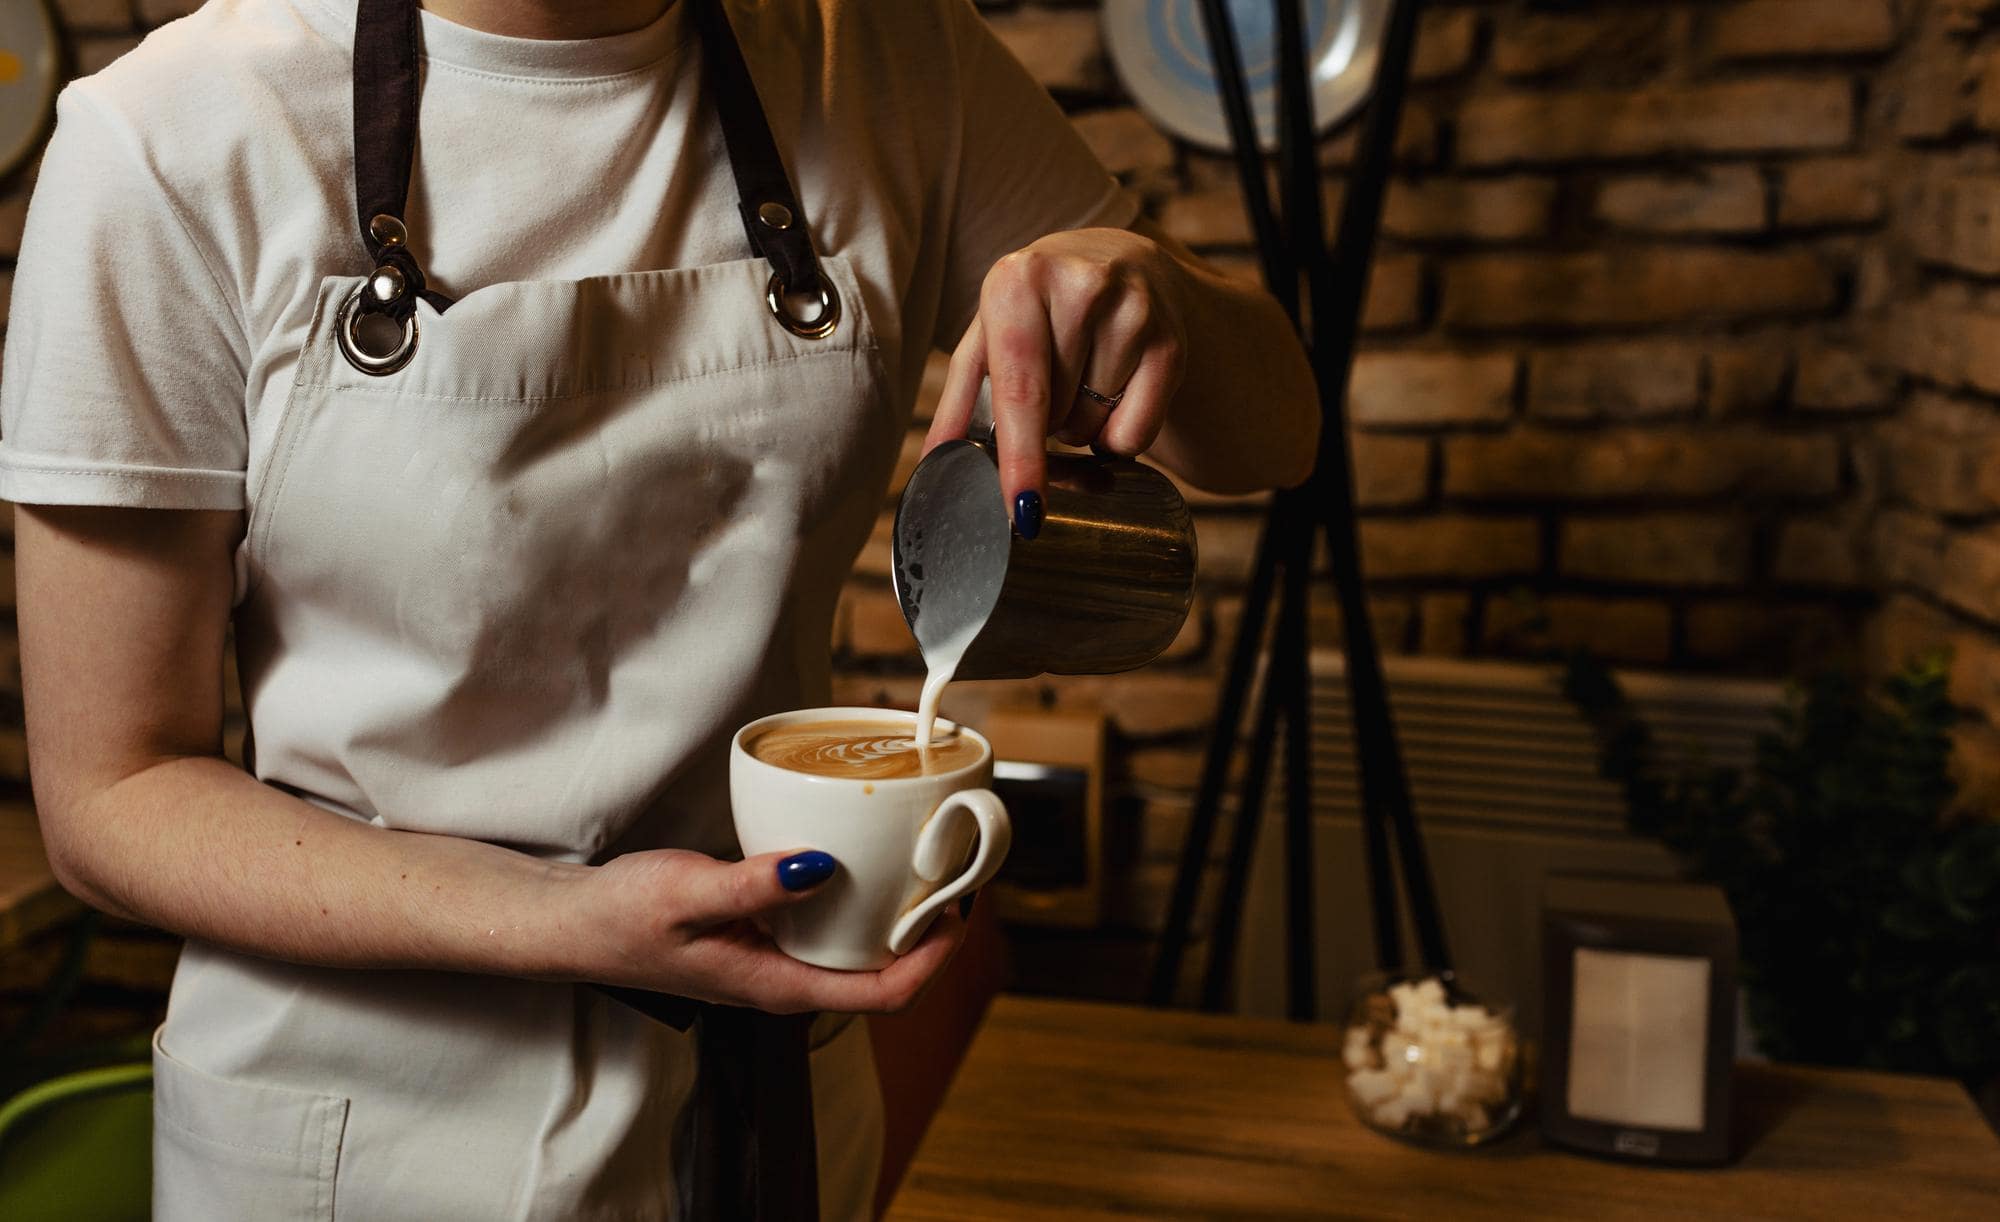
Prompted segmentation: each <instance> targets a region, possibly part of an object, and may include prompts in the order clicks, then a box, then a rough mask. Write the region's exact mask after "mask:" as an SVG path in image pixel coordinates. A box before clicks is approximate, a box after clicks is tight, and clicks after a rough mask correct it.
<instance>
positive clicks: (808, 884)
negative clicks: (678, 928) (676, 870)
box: [685, 849, 838, 925]
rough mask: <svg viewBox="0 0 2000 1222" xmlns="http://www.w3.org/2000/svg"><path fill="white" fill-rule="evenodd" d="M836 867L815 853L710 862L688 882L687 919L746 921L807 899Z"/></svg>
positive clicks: (827, 857)
mask: <svg viewBox="0 0 2000 1222" xmlns="http://www.w3.org/2000/svg"><path fill="white" fill-rule="evenodd" d="M837 869H838V866H837V865H836V863H835V862H834V860H833V857H832V856H831V855H829V854H826V853H822V852H820V851H819V850H817V849H805V850H801V851H799V852H793V853H760V854H758V855H757V856H755V857H747V858H745V859H744V860H742V861H732V862H722V861H718V862H713V863H711V864H709V865H708V866H707V867H706V868H704V869H702V870H700V871H698V872H696V873H695V874H694V876H693V877H692V878H690V879H689V885H688V888H687V893H686V905H687V906H686V909H685V912H686V916H687V919H688V921H690V922H691V923H693V924H697V925H723V924H727V923H729V922H731V921H740V920H746V919H748V918H750V917H754V916H756V915H757V914H759V913H762V912H769V911H771V910H772V909H774V908H783V907H786V906H787V905H790V904H796V903H798V902H799V901H801V900H804V899H806V898H808V897H810V896H812V895H813V894H814V893H815V892H817V891H818V890H819V888H820V887H821V886H822V885H823V884H824V883H825V882H826V880H827V879H829V878H832V877H833V875H834V873H835V872H836V871H837Z"/></svg>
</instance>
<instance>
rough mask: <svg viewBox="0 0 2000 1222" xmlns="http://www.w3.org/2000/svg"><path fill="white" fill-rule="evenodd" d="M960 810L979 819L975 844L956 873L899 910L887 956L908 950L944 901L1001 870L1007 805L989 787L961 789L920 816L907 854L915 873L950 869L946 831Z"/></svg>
mask: <svg viewBox="0 0 2000 1222" xmlns="http://www.w3.org/2000/svg"><path fill="white" fill-rule="evenodd" d="M960 811H964V812H965V813H967V814H970V815H971V816H972V817H973V818H974V819H975V820H977V821H978V823H979V848H978V849H977V851H975V852H974V853H973V855H972V864H970V865H968V866H967V867H966V868H965V870H964V871H963V872H962V873H961V874H959V876H958V877H957V878H954V879H952V880H951V881H950V882H948V883H946V884H945V885H944V886H942V887H939V888H938V889H937V890H936V891H933V892H932V893H931V894H930V896H929V897H928V898H927V899H925V900H924V901H923V902H922V903H919V904H918V905H917V906H916V907H914V908H912V909H910V910H909V911H908V912H906V913H904V914H903V915H902V918H901V919H900V920H898V921H897V922H896V924H895V926H894V927H893V928H892V929H890V930H889V953H890V954H892V955H907V954H909V953H910V949H911V948H912V947H914V946H916V944H917V940H918V939H919V938H922V937H923V936H924V931H925V930H927V929H929V928H930V926H931V921H932V919H933V918H935V917H936V916H937V914H938V912H939V911H940V910H942V909H943V908H944V906H945V905H946V904H949V903H951V902H952V901H953V900H956V899H958V898H959V897H960V896H963V895H965V894H967V893H968V892H971V891H976V890H978V889H979V888H981V887H983V886H985V885H986V884H987V883H989V882H991V881H993V876H994V875H995V874H998V873H999V872H1000V865H1001V863H1002V862H1004V861H1006V860H1007V848H1008V846H1009V845H1011V844H1012V843H1013V841H1014V826H1013V824H1011V823H1010V822H1008V820H1007V808H1006V807H1005V806H1002V805H1001V804H1000V797H999V795H998V794H996V793H994V792H993V791H992V790H990V789H961V790H959V791H958V792H957V793H955V794H952V795H951V796H950V797H948V798H946V799H945V800H944V801H942V802H940V803H938V808H937V809H936V810H934V811H932V812H931V817H930V818H929V819H928V820H927V821H925V823H924V827H923V830H922V831H920V832H918V833H917V847H916V849H915V850H914V851H913V852H912V854H911V858H910V864H911V865H912V866H914V867H915V868H916V871H917V876H918V877H919V878H922V879H924V880H926V881H936V880H937V879H940V878H943V877H944V873H945V871H947V870H949V869H951V867H952V864H953V861H954V857H953V855H952V852H951V850H952V838H951V837H950V836H949V835H948V834H947V833H948V832H949V831H950V830H951V825H952V823H953V822H954V821H955V820H954V819H953V816H954V815H956V814H957V813H958V812H960Z"/></svg>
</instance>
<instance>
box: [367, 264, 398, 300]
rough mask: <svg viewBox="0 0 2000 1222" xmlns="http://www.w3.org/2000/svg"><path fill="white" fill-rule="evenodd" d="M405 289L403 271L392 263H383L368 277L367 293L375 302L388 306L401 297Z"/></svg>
mask: <svg viewBox="0 0 2000 1222" xmlns="http://www.w3.org/2000/svg"><path fill="white" fill-rule="evenodd" d="M405 287H407V285H406V283H405V281H404V280H403V270H402V269H401V268H399V267H397V266H396V265H395V264H393V263H385V264H383V265H382V266H381V267H378V268H376V269H375V273H374V274H373V275H371V276H369V277H368V291H369V293H371V294H372V295H373V296H374V298H375V300H377V301H379V302H381V303H382V304H383V305H388V304H389V303H390V302H392V301H394V300H396V299H397V298H399V297H401V296H402V295H403V289H404V288H405Z"/></svg>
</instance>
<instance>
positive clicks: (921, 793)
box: [729, 708, 1013, 971]
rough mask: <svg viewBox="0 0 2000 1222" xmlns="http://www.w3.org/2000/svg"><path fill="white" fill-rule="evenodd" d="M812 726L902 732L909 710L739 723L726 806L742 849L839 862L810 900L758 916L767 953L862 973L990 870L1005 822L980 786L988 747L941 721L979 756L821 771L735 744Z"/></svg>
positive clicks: (910, 718) (910, 942) (1003, 848)
mask: <svg viewBox="0 0 2000 1222" xmlns="http://www.w3.org/2000/svg"><path fill="white" fill-rule="evenodd" d="M813 721H872V722H878V723H881V724H883V725H885V726H887V727H889V728H890V729H891V730H892V731H896V732H901V733H906V734H907V733H914V732H915V729H916V715H915V714H913V713H904V712H899V711H897V710H895V709H864V708H838V709H801V710H799V711H798V712H794V713H778V714H774V715H773V716H770V717H762V718H759V719H758V720H756V721H753V722H751V723H750V724H749V725H747V726H744V727H743V728H742V729H740V730H738V731H737V732H736V737H735V739H734V740H732V741H731V743H730V747H729V804H730V808H731V810H732V812H733V813H734V815H735V819H736V839H737V841H738V842H739V843H740V844H741V845H742V846H743V852H744V854H745V855H746V856H755V855H756V854H758V853H773V852H782V851H788V850H793V849H818V850H820V851H821V852H824V853H829V854H831V855H832V856H833V859H834V861H835V862H837V863H838V864H839V867H840V868H839V869H837V870H835V871H834V875H833V877H832V878H831V879H829V880H828V881H827V882H826V883H825V884H824V885H823V886H821V888H820V889H819V891H818V892H816V893H815V894H814V895H813V896H812V898H811V899H808V900H805V901H804V902H802V903H798V904H793V905H791V906H789V907H785V908H781V909H778V910H777V911H775V912H773V913H772V914H771V915H770V925H771V937H772V938H773V939H774V940H775V941H776V942H777V944H778V949H780V950H782V951H784V952H785V953H786V954H788V955H790V956H791V957H792V958H794V959H799V960H803V961H804V962H806V963H810V964H813V965H815V966H817V967H830V968H838V969H840V970H842V971H870V970H873V969H875V968H880V967H885V966H887V965H888V964H890V963H892V962H894V961H895V959H896V957H897V956H898V955H904V954H908V953H909V951H910V949H911V948H912V947H914V946H915V945H916V944H917V941H918V939H920V938H922V937H923V936H924V931H925V930H927V929H929V928H930V925H931V921H932V920H933V919H934V918H935V917H936V916H937V914H938V913H939V912H941V911H942V910H943V909H944V906H945V905H946V904H949V903H952V902H954V901H956V900H957V899H959V898H960V897H961V896H964V895H966V894H967V893H969V892H971V891H974V890H976V889H977V888H980V887H983V886H985V885H986V884H987V883H988V882H989V881H991V880H992V878H993V876H994V875H995V874H997V873H999V871H1000V863H1001V862H1003V861H1005V860H1006V857H1007V846H1008V845H1009V844H1010V843H1011V842H1012V840H1013V827H1012V825H1010V824H1009V823H1008V822H1007V809H1006V807H1004V806H1002V805H1001V804H1000V799H999V798H998V797H997V796H995V795H994V793H993V791H992V790H991V789H988V788H986V786H987V785H989V784H991V783H992V778H993V744H991V743H989V742H987V741H986V739H985V738H983V737H982V736H980V735H979V734H978V733H976V732H975V731H972V730H969V729H966V728H965V727H963V726H956V727H955V726H953V724H952V723H951V722H948V721H944V720H943V719H940V720H939V721H938V723H937V726H938V729H939V731H941V732H943V731H948V730H951V729H956V731H957V733H959V734H960V735H962V736H963V737H965V738H968V739H971V740H972V741H973V742H975V743H977V744H979V758H978V759H976V760H974V761H973V762H971V763H969V764H963V765H960V766H959V767H957V768H954V769H952V770H951V771H949V772H941V773H938V774H936V775H933V776H912V777H896V778H893V779H890V780H863V779H859V778H853V777H837V776H821V775H819V774H817V773H811V772H796V771H793V770H792V769H790V768H781V767H779V766H778V765H776V764H769V763H766V762H764V761H763V760H760V759H758V758H757V757H756V756H754V755H752V754H751V753H750V752H749V750H748V749H747V748H746V747H745V746H744V744H745V743H747V742H749V741H750V740H751V739H753V738H755V737H756V736H757V735H759V734H761V733H763V732H764V731H766V730H769V729H773V728H775V727H778V726H787V725H799V724H801V723H804V722H813ZM975 842H976V847H975Z"/></svg>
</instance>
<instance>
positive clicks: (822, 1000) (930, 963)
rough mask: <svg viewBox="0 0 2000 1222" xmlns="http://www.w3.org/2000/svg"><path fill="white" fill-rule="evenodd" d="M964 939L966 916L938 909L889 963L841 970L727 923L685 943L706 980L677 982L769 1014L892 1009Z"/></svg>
mask: <svg viewBox="0 0 2000 1222" xmlns="http://www.w3.org/2000/svg"><path fill="white" fill-rule="evenodd" d="M964 940H965V921H964V919H963V918H962V917H960V916H959V915H958V913H957V912H956V911H951V912H945V913H941V914H939V916H938V919H937V920H936V921H935V922H933V923H932V925H931V927H930V929H929V931H928V932H926V933H925V935H924V937H923V940H922V941H920V942H918V943H917V945H916V946H915V947H914V948H913V949H912V950H911V951H910V953H909V954H907V955H904V956H903V957H902V958H900V959H898V960H896V961H895V962H894V963H892V964H890V965H889V966H888V967H885V968H882V969H881V970H880V971H874V972H840V971H833V970H831V969H828V968H823V967H814V966H812V965H811V964H808V963H801V962H799V961H798V960H797V959H794V958H792V957H791V956H789V955H787V954H785V953H784V952H783V951H781V950H779V949H778V948H777V946H776V945H774V944H773V943H772V942H771V940H770V939H769V938H768V937H766V936H765V935H763V934H762V933H759V932H758V931H756V930H755V929H753V928H751V927H749V926H747V925H739V926H732V927H729V928H726V929H720V930H717V931H715V933H714V935H713V936H712V937H710V938H705V939H703V941H702V943H701V944H700V945H697V946H691V947H690V948H689V953H690V957H691V959H692V960H693V961H694V962H695V963H696V964H698V965H699V974H700V976H701V977H702V978H703V979H704V980H706V981H708V982H709V987H708V988H702V987H700V985H698V984H694V983H693V982H690V984H689V985H684V986H683V988H684V989H689V988H691V989H693V990H694V991H695V992H697V993H699V994H700V995H703V996H706V997H707V998H708V999H709V1000H712V1001H720V1002H724V1003H726V1004H730V1005H741V1006H750V1007H753V1008H755V1009H759V1010H763V1011H766V1012H767V1013H771V1014H797V1013H801V1012H804V1011H807V1010H834V1011H838V1012H841V1013H846V1014H885V1013H891V1012H893V1011H896V1010H901V1009H904V1008H906V1007H907V1006H909V1005H910V1004H911V1003H912V1002H914V1001H915V1000H916V999H917V998H918V997H919V996H920V995H921V994H922V992H923V990H924V989H925V988H926V987H927V986H928V985H929V984H930V983H931V981H933V980H934V979H936V978H937V975H938V973H939V972H940V971H942V970H943V969H944V966H945V964H947V963H949V962H950V961H951V957H952V955H953V954H954V953H956V952H957V950H958V947H959V945H960V944H961V943H962V942H963V941H964Z"/></svg>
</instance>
